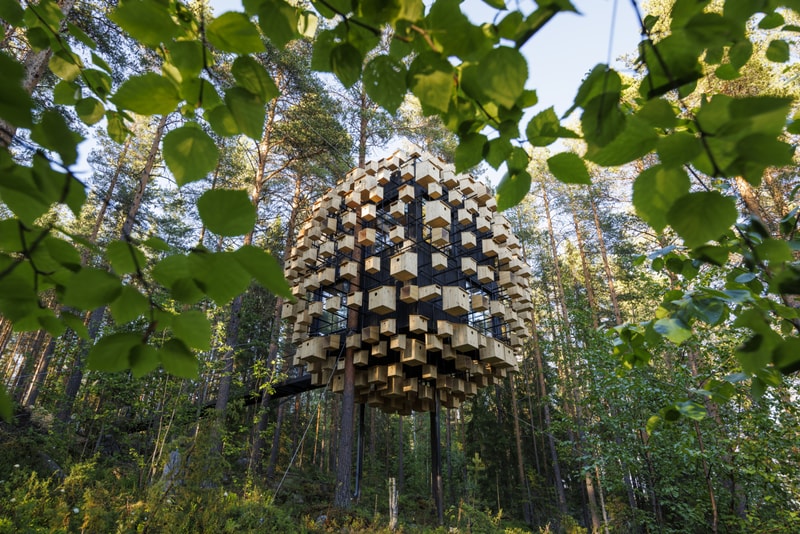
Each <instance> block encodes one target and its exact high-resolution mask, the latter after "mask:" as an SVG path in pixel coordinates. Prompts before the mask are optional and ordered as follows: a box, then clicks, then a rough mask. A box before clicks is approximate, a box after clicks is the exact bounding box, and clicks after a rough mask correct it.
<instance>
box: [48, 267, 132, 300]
mask: <svg viewBox="0 0 800 534" xmlns="http://www.w3.org/2000/svg"><path fill="white" fill-rule="evenodd" d="M120 291H122V283H121V282H120V280H119V278H117V277H116V276H114V275H112V274H110V273H108V272H107V271H104V270H102V269H95V268H93V267H85V268H83V269H81V270H80V271H78V272H77V273H75V274H74V275H73V276H72V278H71V279H70V281H69V283H68V284H67V285H66V288H65V290H64V297H63V299H62V303H63V304H64V305H65V306H71V307H73V308H78V309H81V310H93V309H95V308H98V307H100V306H104V305H106V304H108V303H110V302H111V301H113V300H114V299H116V298H117V296H118V295H119V293H120Z"/></svg>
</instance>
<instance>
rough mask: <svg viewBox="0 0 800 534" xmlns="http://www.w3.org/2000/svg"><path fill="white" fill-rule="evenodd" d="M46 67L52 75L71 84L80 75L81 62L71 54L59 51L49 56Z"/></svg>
mask: <svg viewBox="0 0 800 534" xmlns="http://www.w3.org/2000/svg"><path fill="white" fill-rule="evenodd" d="M47 66H48V67H50V70H51V71H52V73H53V74H55V75H56V76H58V77H59V78H61V79H62V80H64V81H66V82H71V81H74V80H75V78H77V77H78V76H80V75H81V68H82V67H83V62H82V61H81V59H80V58H79V57H78V56H77V55H75V54H73V53H72V52H67V51H66V50H59V51H58V52H55V53H54V54H53V55H51V56H50V60H49V61H48V63H47Z"/></svg>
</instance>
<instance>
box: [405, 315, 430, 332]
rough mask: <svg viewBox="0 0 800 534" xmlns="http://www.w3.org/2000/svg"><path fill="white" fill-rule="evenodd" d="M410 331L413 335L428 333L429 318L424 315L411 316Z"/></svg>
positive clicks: (409, 320) (409, 321)
mask: <svg viewBox="0 0 800 534" xmlns="http://www.w3.org/2000/svg"><path fill="white" fill-rule="evenodd" d="M408 331H409V332H411V333H412V334H424V333H426V332H427V331H428V318H427V317H425V316H423V315H409V316H408Z"/></svg>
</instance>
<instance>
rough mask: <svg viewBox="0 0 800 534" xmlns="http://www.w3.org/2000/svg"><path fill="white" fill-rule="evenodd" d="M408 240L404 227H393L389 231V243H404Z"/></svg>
mask: <svg viewBox="0 0 800 534" xmlns="http://www.w3.org/2000/svg"><path fill="white" fill-rule="evenodd" d="M405 238H406V229H405V228H404V227H403V226H393V227H392V228H391V230H389V241H391V242H392V243H402V242H403V240H404V239H405Z"/></svg>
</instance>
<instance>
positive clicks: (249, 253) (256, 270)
mask: <svg viewBox="0 0 800 534" xmlns="http://www.w3.org/2000/svg"><path fill="white" fill-rule="evenodd" d="M233 255H234V257H235V258H236V259H237V260H238V262H239V263H240V264H241V265H242V267H244V268H245V270H247V272H249V273H250V274H251V275H252V276H253V278H255V279H256V280H258V283H259V284H261V285H262V286H263V287H264V288H266V289H268V290H269V291H270V292H272V293H274V294H275V295H278V296H280V297H283V298H285V299H293V298H294V297H293V296H292V290H291V288H290V287H289V283H288V282H287V281H286V278H284V276H283V268H282V267H281V265H280V263H278V260H276V259H275V258H274V257H272V255H271V254H269V253H268V252H267V251H265V250H264V249H261V248H257V247H254V246H252V245H245V246H243V247H242V248H240V249H239V250H237V251H235V252H234V253H233Z"/></svg>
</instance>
